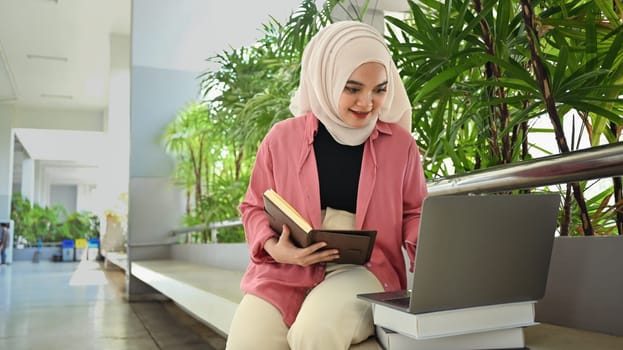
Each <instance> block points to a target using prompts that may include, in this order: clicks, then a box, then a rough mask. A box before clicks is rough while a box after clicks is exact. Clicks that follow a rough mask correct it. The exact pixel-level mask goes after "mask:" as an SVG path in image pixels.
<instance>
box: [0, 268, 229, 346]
mask: <svg viewBox="0 0 623 350" xmlns="http://www.w3.org/2000/svg"><path fill="white" fill-rule="evenodd" d="M123 286H124V274H123V272H122V271H120V270H108V271H104V270H103V267H102V264H100V263H97V262H88V261H85V262H47V261H46V262H44V261H42V262H40V263H38V264H35V263H32V262H30V261H17V262H14V263H13V264H12V265H10V266H6V265H2V266H0V349H7V350H9V349H10V350H22V349H29V350H38V349H42V350H43V349H45V350H49V349H63V350H73V349H105V350H117V349H137V350H139V349H140V350H151V349H159V350H160V349H175V350H185V349H204V350H219V349H222V348H224V339H223V338H222V337H220V336H218V335H216V334H215V333H213V332H212V331H211V330H210V329H209V328H207V327H205V326H204V325H203V324H201V323H199V322H197V321H196V320H194V319H192V318H191V317H189V316H188V315H187V314H185V313H184V312H183V311H181V310H180V309H178V308H177V307H176V306H175V305H174V304H172V303H170V302H142V303H131V304H130V303H127V302H125V301H124V299H123Z"/></svg>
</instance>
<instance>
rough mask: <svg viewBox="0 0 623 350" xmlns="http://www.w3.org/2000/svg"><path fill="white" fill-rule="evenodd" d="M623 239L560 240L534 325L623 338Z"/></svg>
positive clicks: (561, 238) (555, 241) (618, 237)
mask: <svg viewBox="0 0 623 350" xmlns="http://www.w3.org/2000/svg"><path fill="white" fill-rule="evenodd" d="M621 271H623V236H608V237H556V239H555V240H554V248H553V251H552V259H551V263H550V269H549V276H548V280H547V289H546V291H545V297H544V298H543V299H542V300H541V301H540V302H538V303H537V305H536V320H537V321H540V322H544V323H551V324H556V325H560V326H566V327H571V328H579V329H584V330H589V331H596V332H601V333H606V334H612V335H617V336H623V321H622V318H621V315H623V301H622V298H623V278H622V277H621Z"/></svg>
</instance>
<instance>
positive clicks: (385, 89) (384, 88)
mask: <svg viewBox="0 0 623 350" xmlns="http://www.w3.org/2000/svg"><path fill="white" fill-rule="evenodd" d="M384 92H387V87H386V86H385V87H382V88H378V89H376V93H378V94H382V93H384Z"/></svg>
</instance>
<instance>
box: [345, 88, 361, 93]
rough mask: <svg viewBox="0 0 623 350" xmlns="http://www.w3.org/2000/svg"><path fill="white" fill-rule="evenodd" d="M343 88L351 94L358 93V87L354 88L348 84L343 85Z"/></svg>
mask: <svg viewBox="0 0 623 350" xmlns="http://www.w3.org/2000/svg"><path fill="white" fill-rule="evenodd" d="M344 89H345V90H346V91H348V92H350V93H351V94H356V93H358V92H359V88H354V87H349V86H347V87H345V88H344Z"/></svg>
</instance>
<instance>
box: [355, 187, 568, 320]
mask: <svg viewBox="0 0 623 350" xmlns="http://www.w3.org/2000/svg"><path fill="white" fill-rule="evenodd" d="M559 205H560V195H558V194H521V195H506V194H503V195H501V194H500V195H498V194H490V195H450V196H431V197H427V198H426V199H425V200H424V204H423V207H422V216H421V220H420V231H419V237H418V242H417V248H416V258H415V271H414V274H413V286H412V289H411V290H409V291H407V290H405V291H397V292H380V293H367V294H359V295H358V297H359V298H361V299H364V300H367V301H370V302H372V303H380V304H384V305H387V306H390V307H393V308H396V309H399V310H403V311H406V312H410V313H426V312H433V311H441V310H449V309H457V308H465V307H474V306H484V305H493V304H501V303H510V302H519V301H532V300H539V299H541V298H543V295H544V293H545V286H546V283H547V274H548V271H549V261H550V256H551V252H552V245H553V243H554V235H555V230H556V225H557V218H558V211H559Z"/></svg>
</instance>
